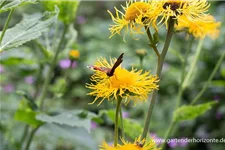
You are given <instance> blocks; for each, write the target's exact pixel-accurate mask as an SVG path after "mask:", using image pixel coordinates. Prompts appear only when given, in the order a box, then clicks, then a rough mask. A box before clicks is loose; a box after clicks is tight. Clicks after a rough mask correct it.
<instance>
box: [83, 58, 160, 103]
mask: <svg viewBox="0 0 225 150" xmlns="http://www.w3.org/2000/svg"><path fill="white" fill-rule="evenodd" d="M115 61H116V59H111V60H110V63H108V62H107V60H106V59H105V58H101V59H99V60H98V61H97V62H96V63H95V66H96V67H104V68H112V66H113V64H114V62H115ZM142 72H143V71H142V70H140V71H137V70H135V69H133V68H132V70H131V71H128V70H126V69H124V68H122V67H121V66H119V67H117V68H116V70H115V72H114V75H113V76H111V77H109V76H107V74H106V73H104V72H101V71H98V70H96V71H95V73H94V74H93V75H92V76H91V81H92V82H93V83H91V84H87V85H86V87H87V88H89V89H91V90H93V91H92V92H90V93H88V95H92V96H96V98H95V100H94V101H93V102H92V103H91V104H93V103H95V102H96V101H97V100H98V99H99V98H101V99H102V100H101V101H100V102H99V104H98V105H100V104H101V103H102V102H103V100H105V99H108V100H110V99H114V100H117V99H118V98H119V97H121V98H122V99H123V100H124V102H125V103H126V104H127V103H129V102H130V100H132V101H134V104H136V103H137V102H138V101H147V98H148V94H149V93H150V92H152V91H153V90H154V89H158V85H157V84H156V83H157V82H158V81H159V80H158V77H157V76H153V75H151V74H150V72H144V73H142Z"/></svg>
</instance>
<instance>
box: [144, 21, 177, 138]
mask: <svg viewBox="0 0 225 150" xmlns="http://www.w3.org/2000/svg"><path fill="white" fill-rule="evenodd" d="M168 23H169V26H168V31H167V36H166V41H165V44H164V47H163V50H162V53H161V54H160V55H159V56H158V63H157V72H156V74H157V76H158V77H159V78H160V76H161V72H162V68H163V62H164V59H165V56H166V53H167V51H168V49H169V45H170V42H171V39H172V36H173V29H174V20H173V19H172V18H170V19H169V21H168ZM149 40H150V42H151V39H149ZM157 93H158V91H157V90H154V91H153V93H152V98H151V101H150V105H149V109H148V113H147V117H146V120H145V124H144V130H143V132H142V136H141V139H142V140H143V139H145V138H146V136H147V133H148V129H149V125H150V120H151V116H152V112H153V109H154V105H155V100H156V96H157Z"/></svg>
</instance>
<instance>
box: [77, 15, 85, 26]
mask: <svg viewBox="0 0 225 150" xmlns="http://www.w3.org/2000/svg"><path fill="white" fill-rule="evenodd" d="M86 21H87V19H86V18H85V17H84V16H78V17H77V23H78V24H84V23H85V22H86Z"/></svg>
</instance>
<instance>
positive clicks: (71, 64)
mask: <svg viewBox="0 0 225 150" xmlns="http://www.w3.org/2000/svg"><path fill="white" fill-rule="evenodd" d="M70 61H71V63H70V66H69V68H68V69H67V70H66V73H65V75H64V78H65V83H64V84H63V85H62V86H61V87H60V88H59V90H58V91H57V93H56V94H54V97H53V99H56V97H57V94H62V95H61V96H63V95H64V94H65V88H66V86H67V84H68V81H67V80H68V76H69V72H70V70H71V69H72V66H73V62H74V61H73V60H70Z"/></svg>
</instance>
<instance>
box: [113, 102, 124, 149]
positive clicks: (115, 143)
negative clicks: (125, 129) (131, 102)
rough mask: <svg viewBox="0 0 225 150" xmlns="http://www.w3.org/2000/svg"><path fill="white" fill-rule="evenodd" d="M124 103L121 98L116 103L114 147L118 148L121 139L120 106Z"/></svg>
mask: <svg viewBox="0 0 225 150" xmlns="http://www.w3.org/2000/svg"><path fill="white" fill-rule="evenodd" d="M121 102H122V99H121V98H118V100H117V103H116V115H115V129H114V147H116V146H117V143H118V137H119V134H118V133H119V112H120V104H121Z"/></svg>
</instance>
